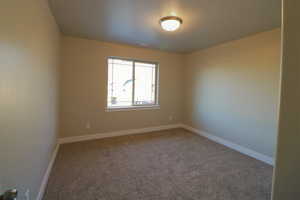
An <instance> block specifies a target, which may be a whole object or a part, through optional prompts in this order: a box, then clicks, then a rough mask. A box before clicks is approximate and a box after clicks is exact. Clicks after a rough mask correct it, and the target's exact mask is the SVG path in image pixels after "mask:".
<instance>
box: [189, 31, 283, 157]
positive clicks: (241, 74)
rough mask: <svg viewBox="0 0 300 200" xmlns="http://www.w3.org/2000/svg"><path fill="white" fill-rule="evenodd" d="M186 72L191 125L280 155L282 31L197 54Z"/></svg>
mask: <svg viewBox="0 0 300 200" xmlns="http://www.w3.org/2000/svg"><path fill="white" fill-rule="evenodd" d="M185 70H186V73H185V88H186V94H185V100H186V101H185V109H184V110H185V114H184V122H185V123H186V124H188V125H190V126H192V127H194V128H197V129H200V130H203V131H206V132H208V133H211V134H214V135H216V136H219V137H221V138H224V139H226V140H229V141H231V142H234V143H236V144H239V145H242V146H244V147H247V148H249V149H252V150H254V151H257V152H260V153H262V154H265V155H268V156H273V155H274V149H275V145H276V135H277V134H276V132H277V116H278V114H277V111H278V109H277V107H278V99H279V97H278V96H279V72H280V29H276V30H272V31H269V32H264V33H259V34H256V35H253V36H250V37H246V38H243V39H241V40H236V41H232V42H228V43H225V44H221V45H218V46H215V47H212V48H209V49H205V50H202V51H198V52H195V53H192V54H190V55H188V56H187V57H186V64H185Z"/></svg>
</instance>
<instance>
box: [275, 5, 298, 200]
mask: <svg viewBox="0 0 300 200" xmlns="http://www.w3.org/2000/svg"><path fill="white" fill-rule="evenodd" d="M283 7H284V9H283V24H284V25H283V60H282V69H281V71H282V73H281V81H282V83H281V102H280V104H281V106H280V121H279V136H278V147H277V160H276V167H275V180H274V186H273V200H283V199H284V200H292V199H299V195H300V181H299V180H300V106H299V105H300V90H299V86H300V39H299V35H300V26H299V19H300V12H299V10H300V1H299V0H285V1H284V6H283Z"/></svg>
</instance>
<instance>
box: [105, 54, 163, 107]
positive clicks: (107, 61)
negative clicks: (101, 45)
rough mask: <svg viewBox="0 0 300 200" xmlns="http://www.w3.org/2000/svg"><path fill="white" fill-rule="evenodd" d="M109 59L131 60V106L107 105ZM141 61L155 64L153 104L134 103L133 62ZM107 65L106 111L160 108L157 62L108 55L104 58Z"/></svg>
mask: <svg viewBox="0 0 300 200" xmlns="http://www.w3.org/2000/svg"><path fill="white" fill-rule="evenodd" d="M109 59H120V60H126V61H131V62H133V68H132V69H133V74H132V76H133V85H132V105H131V106H113V107H112V106H108V101H107V97H108V85H109V83H108V67H109ZM136 62H141V63H145V64H154V65H155V97H154V99H155V103H154V104H134V93H135V63H136ZM106 63H107V67H106V77H107V79H106V108H105V110H106V111H107V112H111V111H129V110H149V109H160V105H159V63H158V62H153V61H145V60H139V59H132V58H124V57H117V56H108V57H107V59H106Z"/></svg>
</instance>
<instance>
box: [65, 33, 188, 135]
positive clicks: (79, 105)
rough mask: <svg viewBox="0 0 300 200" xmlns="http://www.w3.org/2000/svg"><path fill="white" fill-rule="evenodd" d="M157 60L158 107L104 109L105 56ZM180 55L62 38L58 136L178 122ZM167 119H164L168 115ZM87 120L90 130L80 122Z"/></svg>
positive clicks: (180, 101)
mask: <svg viewBox="0 0 300 200" xmlns="http://www.w3.org/2000/svg"><path fill="white" fill-rule="evenodd" d="M108 56H119V57H125V58H135V59H140V60H145V61H155V62H159V67H160V69H159V73H160V74H159V76H160V77H159V78H160V81H159V83H160V86H159V103H160V109H158V110H138V111H119V112H117V111H116V112H106V111H105V107H106V99H107V90H106V87H107V60H106V59H107V57H108ZM182 58H183V56H182V55H179V54H173V53H167V52H162V51H158V50H151V49H145V48H137V47H131V46H125V45H118V44H112V43H104V42H97V41H93V40H86V39H80V38H74V37H64V38H63V50H62V74H61V86H62V87H61V130H60V132H61V137H70V136H78V135H87V134H95V133H104V132H111V131H118V130H126V129H135V128H144V127H151V126H160V125H167V124H174V123H178V122H181V121H182V105H183V103H182V102H183V101H182V100H183V96H182V91H183V84H182V83H183V77H182V73H183V67H182V66H183V59H182ZM171 115H172V116H173V120H171V121H170V120H169V116H171ZM87 122H90V126H91V128H90V129H87V128H86V123H87Z"/></svg>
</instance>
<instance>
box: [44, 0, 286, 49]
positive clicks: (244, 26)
mask: <svg viewBox="0 0 300 200" xmlns="http://www.w3.org/2000/svg"><path fill="white" fill-rule="evenodd" d="M49 1H50V6H51V9H52V11H53V14H54V16H55V18H56V20H57V23H58V25H59V27H60V29H61V31H62V32H63V33H64V34H66V35H70V36H78V37H84V38H89V39H95V40H100V41H109V42H118V43H125V44H130V45H139V46H146V47H149V48H156V49H162V50H167V51H175V52H182V53H186V52H191V51H194V50H198V49H202V48H206V47H209V46H212V45H215V44H218V43H222V42H225V41H230V40H234V39H239V38H241V37H244V36H247V35H250V34H253V33H257V32H262V31H266V30H270V29H273V28H276V27H280V24H281V0H49ZM172 13H175V14H176V15H177V16H179V17H181V18H182V19H183V24H182V27H181V28H180V29H179V30H178V31H176V32H172V33H170V32H165V31H163V30H162V29H161V28H160V25H159V19H160V18H161V17H163V16H167V15H170V14H172Z"/></svg>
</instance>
